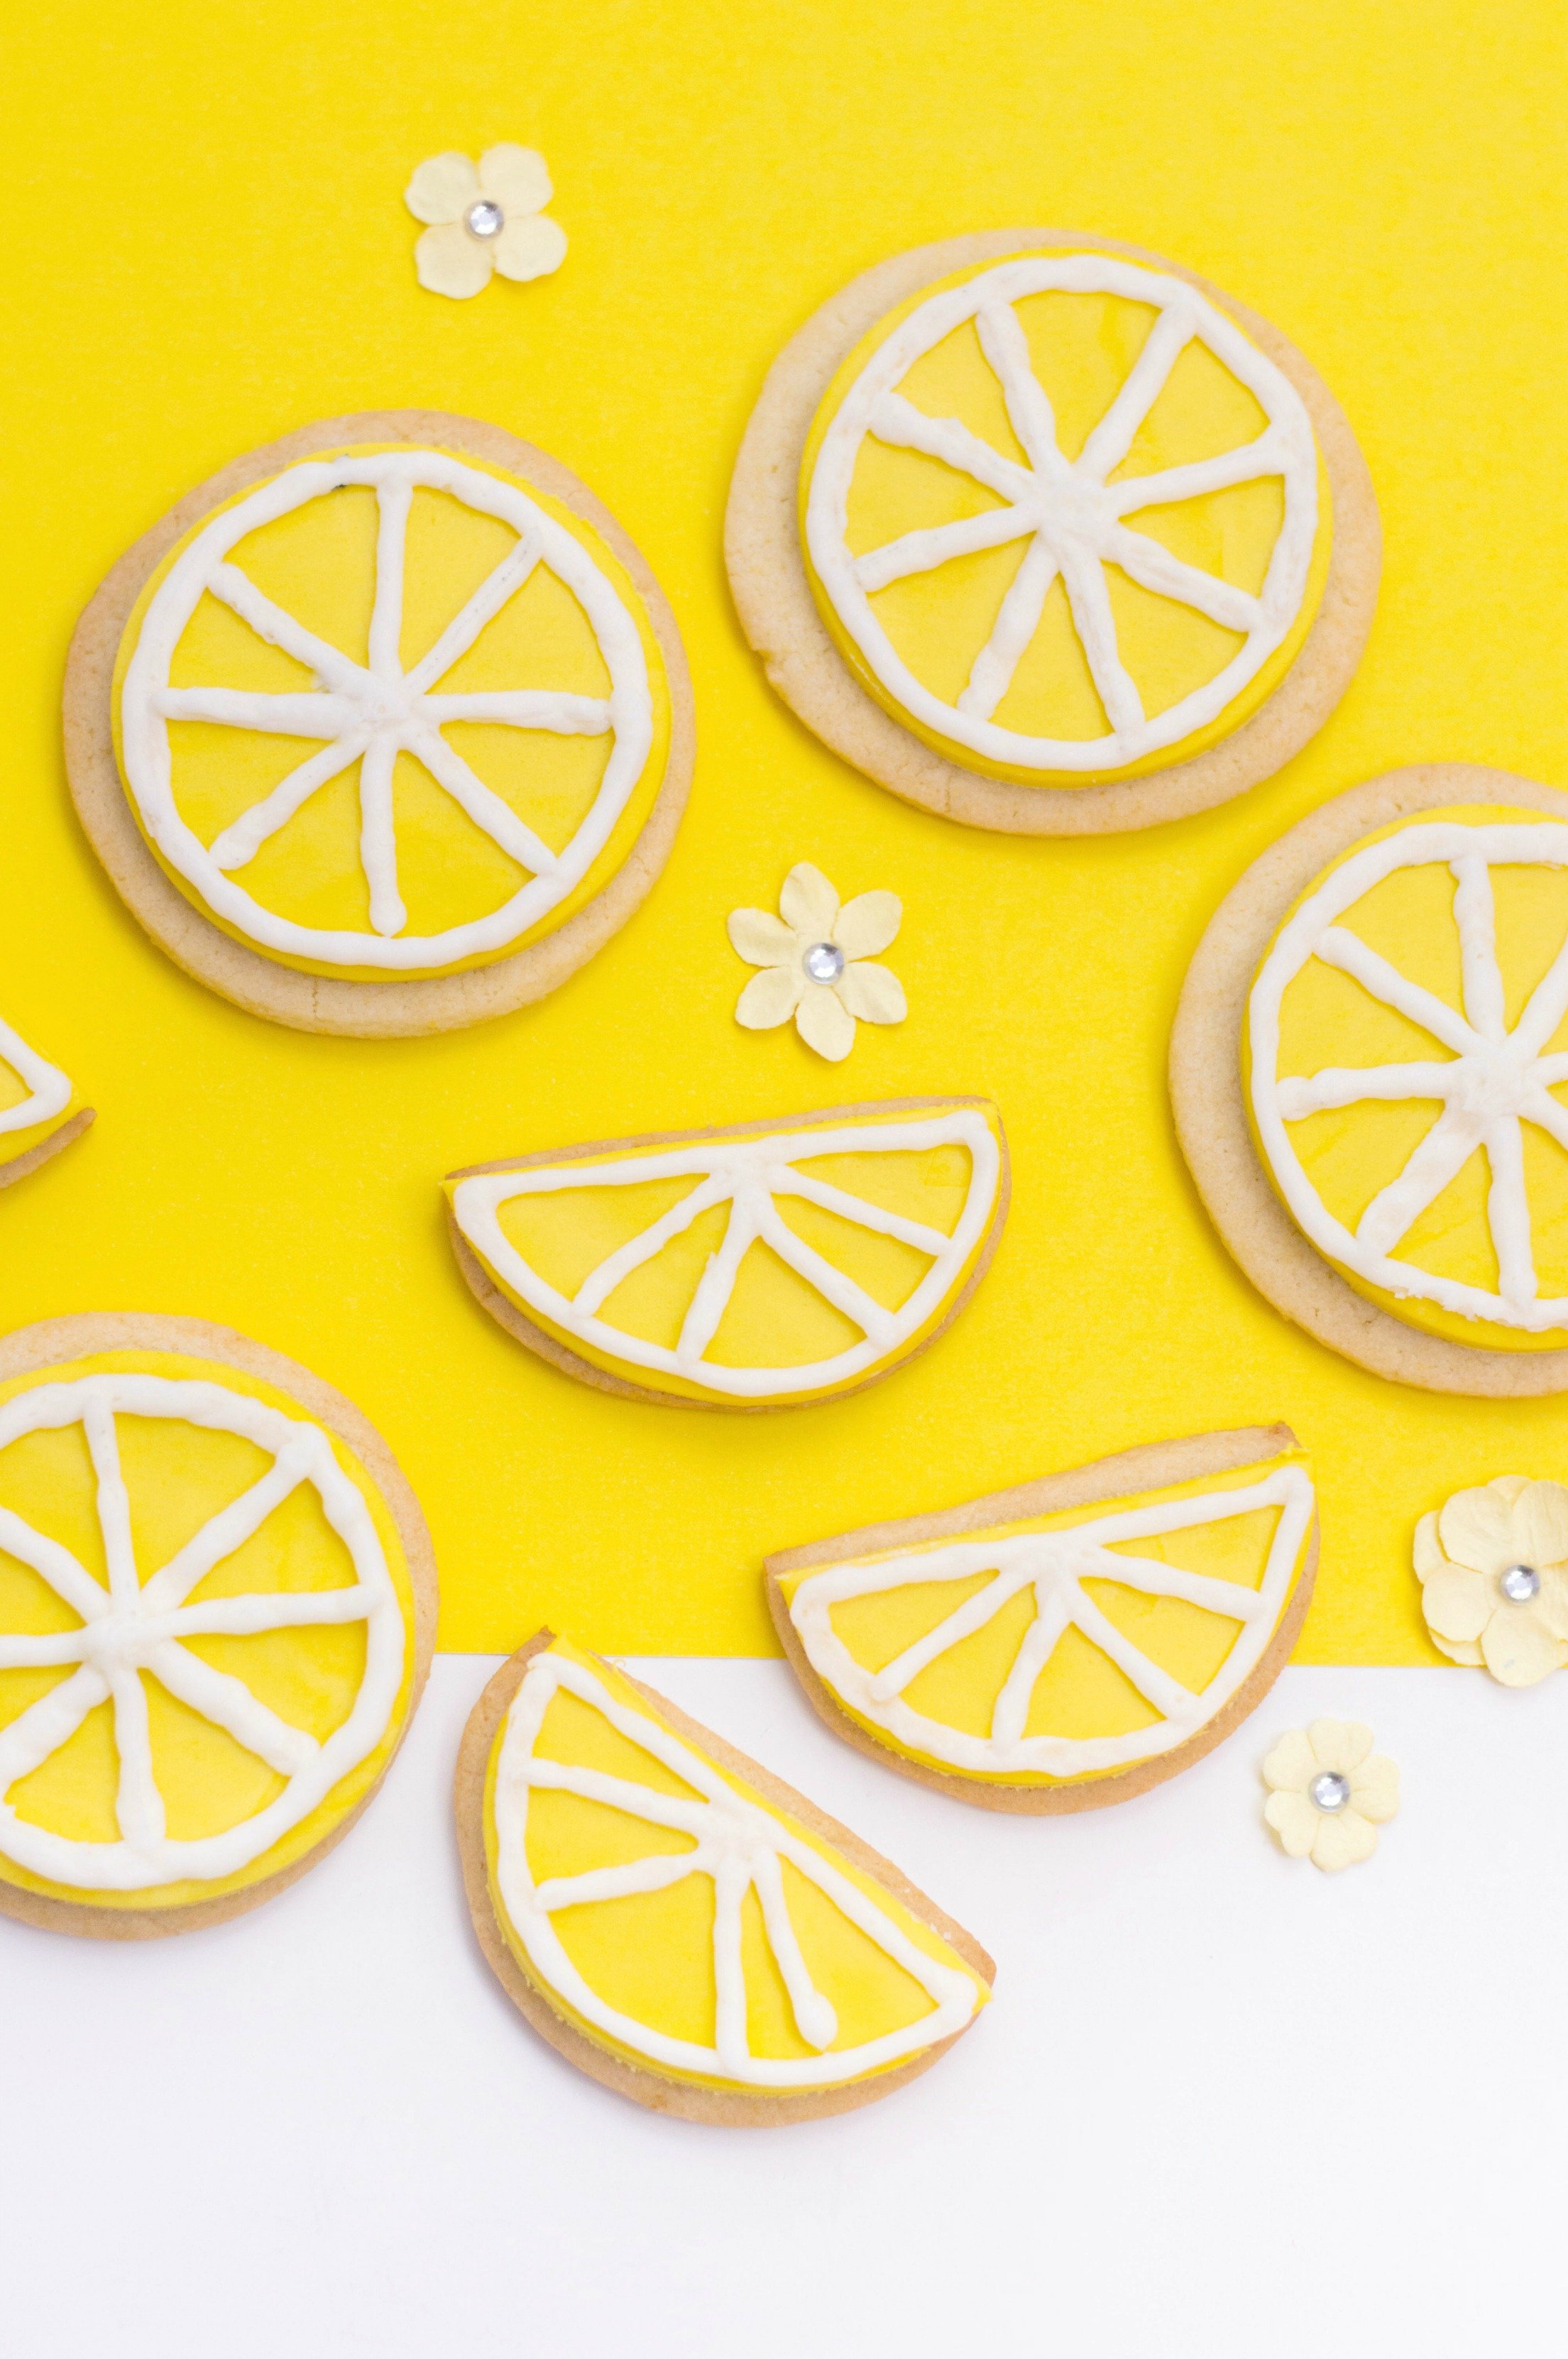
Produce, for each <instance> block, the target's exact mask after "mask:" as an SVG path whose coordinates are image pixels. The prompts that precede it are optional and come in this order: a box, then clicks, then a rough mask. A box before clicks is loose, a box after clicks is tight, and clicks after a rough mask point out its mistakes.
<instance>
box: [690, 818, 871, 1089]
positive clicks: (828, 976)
mask: <svg viewBox="0 0 1568 2359" xmlns="http://www.w3.org/2000/svg"><path fill="white" fill-rule="evenodd" d="M903 914H904V911H903V906H902V904H901V903H900V901H899V899H898V895H897V894H896V893H857V894H856V895H855V898H854V900H853V901H845V902H844V905H843V907H842V908H841V907H840V904H839V897H838V895H837V894H836V893H835V892H834V890H833V886H831V885H830V884H829V883H828V880H827V878H826V877H825V876H824V875H822V870H821V869H820V868H813V867H812V866H811V862H810V861H809V860H802V861H800V863H799V864H797V865H796V866H795V867H793V868H791V870H790V871H789V875H788V876H786V878H785V879H784V889H783V891H782V892H781V893H780V894H779V916H778V917H777V918H775V917H773V916H771V915H770V914H769V912H768V910H766V909H733V910H732V911H731V912H730V919H729V937H730V940H731V942H732V943H733V945H734V947H735V950H736V951H738V952H739V953H740V956H741V957H742V958H743V959H745V960H746V961H747V962H748V963H749V964H750V965H752V966H756V967H760V968H761V969H762V972H761V973H760V974H754V975H753V976H752V978H751V981H750V982H749V983H748V984H746V989H745V990H744V991H743V992H742V993H741V995H740V998H739V1000H738V1001H737V1002H736V1005H735V1021H736V1023H737V1024H744V1025H746V1027H747V1029H748V1030H750V1031H753V1032H770V1031H771V1030H772V1029H773V1027H774V1026H775V1025H777V1024H787V1023H788V1022H789V1018H790V1016H793V1017H794V1019H795V1029H796V1031H797V1032H799V1034H800V1038H801V1039H802V1040H803V1041H804V1042H805V1043H806V1046H807V1048H808V1049H815V1050H816V1052H817V1054H818V1056H819V1057H827V1058H829V1059H831V1060H832V1061H833V1063H834V1064H837V1063H838V1062H839V1061H840V1060H841V1059H843V1058H844V1057H847V1056H848V1054H849V1052H850V1050H851V1049H853V1048H854V1046H855V1018H856V1016H858V1017H859V1018H860V1020H861V1021H862V1022H863V1023H866V1024H901V1023H902V1022H903V1020H904V1017H905V1016H907V1015H908V1013H909V1009H908V1006H907V1005H906V1003H905V999H904V986H903V984H901V983H900V982H899V981H898V976H897V975H896V974H894V973H892V972H891V971H890V970H889V969H888V968H887V967H885V966H878V965H877V964H876V963H875V962H874V959H873V953H874V952H875V951H885V950H886V949H887V945H888V943H889V942H890V941H891V940H893V937H894V935H895V934H896V933H897V932H898V927H899V923H900V921H901V920H902V918H903Z"/></svg>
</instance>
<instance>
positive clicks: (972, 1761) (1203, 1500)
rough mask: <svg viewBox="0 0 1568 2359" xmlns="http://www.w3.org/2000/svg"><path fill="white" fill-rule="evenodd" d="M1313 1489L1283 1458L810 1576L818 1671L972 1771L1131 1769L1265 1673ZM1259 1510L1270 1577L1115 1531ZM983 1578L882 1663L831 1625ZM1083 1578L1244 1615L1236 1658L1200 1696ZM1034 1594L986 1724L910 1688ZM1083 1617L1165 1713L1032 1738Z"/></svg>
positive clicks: (798, 1623)
mask: <svg viewBox="0 0 1568 2359" xmlns="http://www.w3.org/2000/svg"><path fill="white" fill-rule="evenodd" d="M1312 1506H1313V1493H1312V1481H1311V1478H1310V1476H1309V1475H1308V1474H1307V1473H1306V1472H1305V1470H1304V1469H1303V1468H1302V1467H1301V1466H1296V1465H1283V1466H1277V1467H1275V1468H1273V1469H1272V1470H1271V1471H1269V1472H1267V1473H1256V1474H1255V1475H1254V1477H1253V1479H1252V1480H1250V1481H1247V1480H1245V1479H1244V1480H1243V1481H1241V1482H1240V1483H1239V1484H1233V1485H1226V1486H1225V1487H1218V1486H1216V1487H1215V1488H1214V1490H1211V1491H1203V1492H1200V1493H1197V1494H1195V1495H1192V1496H1191V1497H1189V1498H1185V1499H1170V1500H1164V1501H1157V1502H1153V1503H1151V1504H1150V1505H1149V1506H1142V1507H1118V1508H1116V1509H1115V1510H1113V1511H1111V1512H1110V1513H1107V1514H1102V1515H1090V1516H1086V1517H1084V1518H1083V1520H1082V1521H1081V1522H1078V1523H1075V1524H1070V1525H1068V1526H1066V1527H1064V1528H1063V1529H1061V1530H1058V1531H1052V1532H1022V1533H1015V1534H1012V1535H1010V1536H1005V1537H997V1538H985V1535H984V1534H982V1535H979V1536H977V1537H976V1538H974V1539H966V1540H953V1541H948V1542H943V1543H938V1544H936V1545H933V1546H931V1547H923V1548H917V1549H908V1550H902V1551H899V1552H898V1553H897V1554H894V1555H892V1556H887V1557H877V1558H855V1559H851V1560H847V1561H845V1562H844V1563H843V1564H835V1565H828V1566H825V1567H824V1568H823V1569H822V1571H820V1572H813V1573H810V1574H808V1576H807V1577H806V1579H805V1580H804V1581H802V1582H800V1587H799V1588H798V1589H797V1590H796V1591H795V1593H794V1595H793V1597H792V1598H791V1600H790V1602H789V1619H790V1621H791V1623H792V1624H793V1625H794V1627H795V1630H796V1632H797V1634H798V1636H799V1637H800V1644H801V1647H803V1648H804V1650H805V1654H806V1658H807V1660H808V1661H809V1662H810V1664H811V1668H812V1669H813V1670H814V1671H815V1672H816V1674H817V1676H818V1678H819V1679H820V1680H822V1683H823V1685H824V1686H825V1687H827V1688H828V1689H829V1690H831V1691H832V1693H833V1695H834V1696H836V1697H837V1698H838V1700H839V1701H840V1702H841V1703H842V1704H844V1707H845V1708H846V1710H848V1711H849V1712H853V1713H855V1716H856V1717H857V1718H859V1719H860V1720H862V1721H865V1722H866V1723H868V1724H869V1725H870V1726H872V1727H873V1728H877V1729H880V1730H881V1731H882V1732H883V1733H884V1734H886V1735H887V1736H889V1737H891V1738H892V1739H893V1740H894V1741H895V1742H896V1743H897V1744H898V1745H903V1746H904V1747H905V1748H906V1749H907V1750H908V1751H909V1752H911V1753H917V1754H920V1755H922V1756H925V1757H926V1758H927V1759H930V1760H932V1761H936V1762H939V1763H941V1764H942V1767H945V1768H949V1769H956V1770H959V1771H961V1772H968V1773H970V1774H972V1775H982V1776H985V1775H988V1776H992V1777H1009V1776H1010V1777H1018V1776H1019V1775H1020V1774H1022V1775H1030V1774H1032V1775H1037V1776H1038V1775H1043V1776H1047V1777H1079V1776H1083V1775H1084V1774H1086V1773H1093V1772H1096V1771H1106V1770H1113V1769H1123V1768H1127V1767H1131V1766H1132V1765H1133V1764H1134V1763H1136V1762H1140V1761H1146V1760H1149V1759H1152V1758H1153V1757H1155V1756H1158V1755H1160V1754H1162V1753H1169V1752H1171V1751H1173V1750H1174V1749H1175V1747H1176V1746H1177V1745H1183V1744H1185V1743H1186V1741H1187V1739H1188V1738H1189V1737H1190V1736H1192V1735H1194V1734H1196V1733H1197V1731H1198V1730H1199V1729H1200V1728H1202V1727H1203V1726H1204V1725H1205V1724H1206V1723H1208V1722H1209V1721H1211V1720H1213V1718H1214V1715H1215V1713H1216V1712H1220V1711H1222V1710H1223V1709H1224V1707H1225V1704H1226V1703H1228V1702H1229V1701H1230V1699H1231V1697H1232V1696H1234V1695H1235V1694H1236V1690H1238V1689H1239V1688H1240V1687H1241V1686H1242V1685H1243V1683H1244V1682H1245V1681H1246V1680H1247V1679H1248V1678H1249V1677H1250V1676H1251V1673H1252V1672H1253V1670H1254V1669H1256V1667H1257V1665H1258V1660H1259V1659H1260V1658H1261V1656H1262V1654H1263V1652H1264V1649H1265V1648H1266V1647H1267V1646H1268V1644H1269V1639H1270V1637H1271V1636H1272V1635H1273V1633H1274V1631H1275V1629H1276V1628H1277V1627H1278V1625H1279V1617H1280V1615H1281V1614H1282V1613H1283V1612H1284V1609H1285V1605H1286V1603H1287V1601H1288V1599H1289V1597H1290V1587H1291V1582H1292V1581H1293V1579H1294V1576H1295V1572H1296V1568H1297V1566H1298V1565H1299V1564H1300V1562H1301V1551H1302V1549H1303V1548H1304V1547H1305V1545H1306V1540H1307V1537H1308V1533H1309V1531H1310V1529H1311V1526H1312ZM1259 1509H1276V1510H1278V1521H1277V1522H1276V1524H1275V1527H1274V1531H1273V1535H1272V1538H1270V1541H1269V1551H1268V1557H1267V1560H1266V1563H1265V1566H1264V1571H1263V1579H1262V1581H1261V1582H1260V1583H1259V1585H1258V1588H1257V1589H1247V1588H1246V1587H1244V1586H1243V1585H1242V1584H1241V1583H1239V1582H1228V1581H1221V1580H1215V1579H1212V1578H1210V1577H1209V1576H1207V1575H1205V1574H1202V1573H1194V1572H1188V1571H1183V1570H1182V1569H1181V1567H1180V1566H1177V1565H1169V1564H1162V1563H1161V1562H1160V1560H1159V1559H1158V1558H1155V1557H1145V1556H1133V1555H1124V1554H1122V1553H1121V1550H1120V1549H1119V1547H1118V1546H1116V1545H1115V1544H1116V1543H1120V1542H1124V1541H1127V1540H1141V1539H1154V1538H1160V1536H1161V1535H1163V1534H1167V1533H1171V1532H1179V1531H1190V1530H1192V1528H1193V1527H1195V1526H1198V1525H1201V1524H1212V1523H1221V1522H1225V1521H1226V1520H1228V1519H1229V1518H1232V1517H1236V1516H1247V1515H1252V1514H1255V1513H1256V1512H1258V1510H1259ZM982 1572H988V1573H990V1574H991V1575H992V1578H991V1580H990V1581H989V1582H987V1583H986V1585H985V1588H984V1589H979V1590H976V1591H975V1594H974V1595H973V1596H972V1597H968V1598H965V1599H964V1602H963V1603H961V1604H959V1605H957V1606H955V1607H954V1608H953V1611H952V1612H951V1613H950V1614H946V1615H945V1616H944V1617H943V1618H942V1620H941V1621H939V1622H938V1623H937V1624H936V1625H934V1627H933V1628H931V1630H929V1631H927V1632H926V1634H925V1635H924V1636H922V1637H920V1638H918V1639H916V1640H915V1641H914V1642H913V1643H912V1644H911V1645H910V1646H909V1647H906V1648H905V1649H904V1651H903V1653H902V1654H900V1655H899V1656H898V1657H897V1658H895V1660H893V1661H892V1662H889V1663H887V1664H885V1665H884V1666H883V1668H882V1669H880V1670H877V1671H873V1670H868V1669H866V1666H865V1665H864V1664H863V1663H859V1662H857V1661H856V1660H855V1657H854V1656H853V1655H852V1654H851V1653H850V1651H849V1648H848V1647H846V1646H845V1645H844V1640H843V1639H842V1638H841V1637H840V1636H839V1635H838V1632H837V1631H836V1630H835V1629H834V1627H833V1608H834V1607H835V1606H836V1605H841V1604H844V1603H846V1602H847V1601H848V1600H850V1599H852V1598H865V1597H873V1596H879V1595H884V1594H886V1593H887V1592H888V1591H890V1590H902V1589H910V1588H914V1587H917V1586H922V1585H926V1584H930V1583H933V1582H959V1581H968V1580H973V1578H974V1577H975V1574H976V1573H982ZM1085 1581H1111V1582H1120V1583H1121V1584H1122V1585H1123V1586H1124V1587H1126V1588H1128V1589H1136V1590H1138V1591H1140V1592H1141V1593H1143V1594H1144V1595H1146V1596H1151V1597H1174V1598H1180V1599H1181V1600H1182V1601H1183V1602H1184V1603H1187V1604H1190V1605H1198V1606H1201V1607H1202V1608H1203V1611H1204V1612H1205V1613H1209V1614H1221V1615H1223V1616H1225V1619H1227V1620H1229V1621H1233V1622H1235V1623H1236V1625H1237V1628H1236V1638H1235V1641H1234V1643H1233V1644H1232V1646H1231V1647H1230V1650H1229V1652H1228V1653H1227V1654H1226V1656H1225V1660H1224V1662H1223V1663H1222V1664H1221V1665H1220V1667H1219V1669H1217V1670H1216V1672H1215V1673H1214V1678H1213V1679H1212V1680H1210V1681H1209V1683H1208V1685H1207V1686H1206V1687H1205V1688H1204V1689H1203V1690H1202V1692H1201V1693H1194V1692H1193V1691H1192V1690H1190V1689H1187V1688H1185V1687H1183V1686H1182V1685H1181V1682H1180V1681H1179V1680H1175V1679H1173V1678H1172V1677H1171V1674H1170V1673H1169V1672H1168V1671H1166V1670H1165V1669H1162V1668H1161V1666H1160V1664H1158V1663H1155V1662H1151V1661H1150V1660H1149V1657H1148V1656H1147V1655H1145V1654H1144V1653H1143V1652H1142V1650H1141V1649H1140V1648H1139V1647H1138V1646H1136V1645H1135V1644H1134V1642H1133V1641H1132V1640H1131V1639H1130V1638H1128V1637H1127V1635H1126V1634H1125V1632H1123V1631H1122V1630H1120V1629H1118V1628H1117V1627H1116V1625H1115V1624H1114V1623H1113V1622H1112V1621H1111V1620H1110V1618H1109V1617H1108V1615H1107V1614H1105V1613H1104V1611H1103V1610H1102V1609H1101V1607H1100V1606H1099V1605H1097V1604H1096V1603H1095V1602H1094V1599H1093V1598H1092V1597H1091V1596H1090V1595H1089V1594H1088V1593H1087V1592H1086V1591H1085V1589H1084V1588H1083V1582H1085ZM1023 1590H1030V1591H1032V1593H1033V1603H1034V1618H1033V1619H1032V1620H1031V1622H1030V1623H1029V1626H1028V1627H1027V1629H1026V1630H1025V1632H1024V1634H1023V1636H1022V1638H1021V1640H1020V1641H1019V1644H1018V1652H1017V1654H1016V1655H1015V1657H1014V1658H1013V1662H1012V1665H1011V1667H1010V1669H1009V1670H1008V1673H1007V1680H1005V1682H1004V1684H1003V1686H1002V1689H1001V1691H1000V1693H999V1694H998V1696H997V1698H996V1703H995V1705H994V1707H993V1709H992V1715H991V1726H990V1731H989V1734H987V1735H985V1736H974V1735H970V1734H966V1733H965V1732H964V1731H963V1730H960V1729H955V1728H952V1727H950V1726H949V1725H948V1724H947V1723H945V1722H943V1721H940V1720H937V1719H934V1718H933V1717H932V1716H931V1714H930V1713H929V1712H920V1711H919V1710H917V1709H916V1708H915V1707H914V1706H913V1705H911V1704H910V1703H909V1702H908V1701H906V1698H907V1692H908V1690H909V1688H910V1687H912V1686H913V1684H914V1682H915V1681H916V1680H918V1679H919V1677H920V1673H921V1672H922V1671H924V1670H926V1669H929V1668H930V1666H931V1664H932V1663H935V1662H938V1661H940V1660H941V1658H942V1657H943V1656H944V1655H947V1654H949V1653H951V1651H952V1650H953V1647H957V1646H961V1645H962V1644H963V1643H964V1640H965V1639H966V1638H970V1637H973V1636H974V1635H975V1632H976V1631H979V1630H983V1629H985V1628H987V1627H988V1626H989V1625H990V1624H991V1623H992V1622H994V1621H995V1620H996V1615H997V1614H999V1613H1000V1612H1001V1611H1002V1609H1003V1607H1004V1606H1005V1605H1007V1603H1009V1602H1010V1601H1011V1600H1012V1599H1013V1598H1015V1597H1017V1596H1018V1593H1020V1591H1023ZM1070 1627H1075V1628H1076V1629H1078V1630H1079V1631H1081V1632H1082V1634H1083V1636H1084V1637H1086V1638H1088V1639H1089V1640H1090V1641H1091V1642H1092V1643H1093V1644H1094V1646H1095V1647H1099V1648H1100V1650H1101V1651H1102V1653H1104V1654H1105V1655H1108V1656H1109V1657H1110V1658H1111V1660H1112V1661H1113V1662H1114V1663H1115V1664H1116V1667H1117V1669H1120V1670H1121V1671H1122V1672H1124V1673H1125V1675H1126V1676H1127V1679H1129V1680H1131V1681H1132V1683H1133V1685H1134V1686H1135V1687H1136V1688H1137V1689H1138V1692H1139V1694H1140V1695H1142V1696H1143V1697H1144V1698H1145V1699H1146V1700H1147V1701H1148V1702H1149V1703H1150V1704H1151V1705H1152V1706H1153V1708H1154V1710H1155V1711H1156V1712H1159V1713H1160V1721H1159V1723H1158V1724H1157V1725H1156V1726H1154V1727H1152V1728H1140V1729H1136V1730H1134V1731H1133V1732H1132V1733H1131V1734H1127V1735H1123V1736H1094V1737H1073V1736H1060V1735H1055V1734H1051V1733H1049V1732H1039V1733H1037V1734H1034V1735H1026V1734H1025V1730H1026V1728H1027V1727H1028V1724H1029V1707H1030V1703H1031V1701H1032V1699H1033V1696H1034V1690H1035V1686H1036V1683H1037V1681H1038V1680H1039V1679H1040V1673H1041V1672H1042V1671H1043V1670H1044V1669H1045V1667H1046V1665H1047V1663H1048V1662H1049V1661H1050V1660H1051V1655H1052V1654H1053V1652H1054V1651H1055V1648H1056V1646H1057V1642H1058V1640H1059V1639H1060V1638H1061V1637H1062V1634H1063V1633H1064V1632H1065V1631H1066V1630H1067V1629H1068V1628H1070Z"/></svg>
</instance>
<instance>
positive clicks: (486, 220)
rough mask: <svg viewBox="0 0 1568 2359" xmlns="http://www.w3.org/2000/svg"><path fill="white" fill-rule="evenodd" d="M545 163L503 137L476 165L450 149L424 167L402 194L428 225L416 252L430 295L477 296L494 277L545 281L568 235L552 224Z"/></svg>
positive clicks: (423, 284)
mask: <svg viewBox="0 0 1568 2359" xmlns="http://www.w3.org/2000/svg"><path fill="white" fill-rule="evenodd" d="M551 193H552V192H551V189H550V173H549V171H548V169H547V168H546V166H545V160H544V158H543V157H542V156H540V155H539V154H538V153H537V152H536V151H535V150H534V149H533V148H532V147H518V146H517V143H516V141H515V140H511V139H504V140H503V141H502V142H501V145H500V146H499V147H486V149H485V153H484V155H483V156H481V158H479V162H478V165H477V167H475V166H474V164H473V163H471V162H470V160H469V158H467V157H466V156H458V155H455V154H453V153H452V151H451V150H450V149H449V150H448V152H447V153H446V154H445V155H443V156H431V157H430V158H428V159H427V161H426V162H424V163H423V164H420V165H419V167H418V168H417V169H416V171H415V173H414V177H413V179H411V180H410V181H409V183H408V187H407V189H405V190H404V191H403V201H404V203H405V204H406V205H407V206H408V211H409V212H411V213H412V214H413V216H414V218H415V220H416V221H422V222H429V223H430V228H429V229H427V230H426V232H425V234H424V235H423V237H421V238H420V240H419V244H418V245H416V246H415V248H414V267H415V269H416V270H417V271H418V272H419V284H420V286H421V287H428V288H430V292H431V294H432V295H457V296H467V295H477V294H478V293H479V292H480V290H481V289H482V288H485V287H487V286H488V285H489V283H490V273H491V271H492V270H498V271H499V272H500V274H501V276H502V277H503V278H542V277H544V276H545V274H546V272H547V271H550V270H559V269H560V267H561V264H562V262H563V261H564V260H565V258H566V232H565V231H564V230H563V229H562V228H561V224H560V223H559V222H552V221H550V220H549V219H548V218H547V217H546V215H545V212H544V207H545V206H546V205H548V204H549V202H550V196H551Z"/></svg>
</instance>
